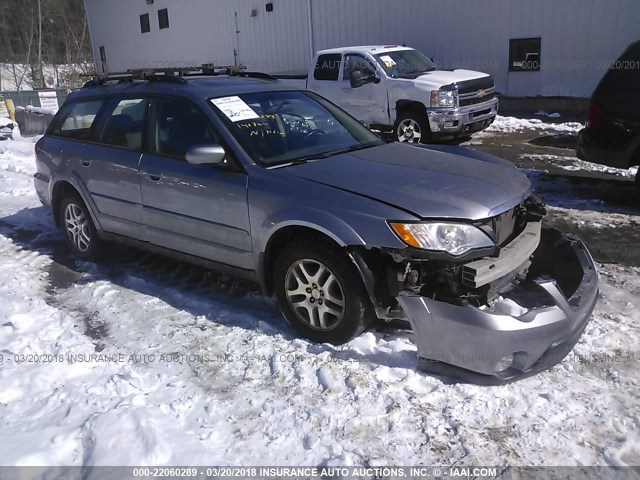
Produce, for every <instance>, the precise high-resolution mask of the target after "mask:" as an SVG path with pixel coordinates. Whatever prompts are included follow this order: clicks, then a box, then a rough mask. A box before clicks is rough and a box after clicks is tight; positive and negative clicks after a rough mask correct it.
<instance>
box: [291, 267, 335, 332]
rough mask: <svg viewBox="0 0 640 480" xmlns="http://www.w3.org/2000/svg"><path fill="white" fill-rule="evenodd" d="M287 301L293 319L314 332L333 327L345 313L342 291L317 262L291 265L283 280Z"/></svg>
mask: <svg viewBox="0 0 640 480" xmlns="http://www.w3.org/2000/svg"><path fill="white" fill-rule="evenodd" d="M285 282H286V285H285V292H286V294H287V300H288V301H289V304H290V305H291V308H292V309H293V311H294V312H295V314H296V316H297V317H298V318H299V319H300V320H301V321H302V322H304V323H305V324H307V325H309V326H310V327H311V328H314V329H316V330H331V329H333V328H335V327H336V326H337V325H338V324H339V323H340V321H341V320H342V318H343V317H344V313H345V308H346V306H345V304H346V302H345V296H344V290H343V289H342V286H341V285H340V282H339V281H338V278H337V277H336V276H335V275H334V274H333V272H331V270H329V268H328V267H327V266H326V265H324V264H322V263H321V262H319V261H317V260H312V259H308V258H305V259H301V260H298V261H296V262H295V263H293V264H292V265H291V266H290V267H289V270H288V271H287V274H286V277H285Z"/></svg>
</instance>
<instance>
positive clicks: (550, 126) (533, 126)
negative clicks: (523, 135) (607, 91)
mask: <svg viewBox="0 0 640 480" xmlns="http://www.w3.org/2000/svg"><path fill="white" fill-rule="evenodd" d="M582 128H584V125H583V124H582V123H578V122H567V123H551V122H545V121H543V120H540V119H538V118H516V117H503V116H501V115H498V116H497V117H496V119H495V121H494V122H493V123H492V124H491V126H489V128H487V129H486V130H484V132H489V133H490V132H501V133H516V132H522V131H525V130H545V131H550V132H566V133H577V132H578V131H580V130H581V129H582Z"/></svg>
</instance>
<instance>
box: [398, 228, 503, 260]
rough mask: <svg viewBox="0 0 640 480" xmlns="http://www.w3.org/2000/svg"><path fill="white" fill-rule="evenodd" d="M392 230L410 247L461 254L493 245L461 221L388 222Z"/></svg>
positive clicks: (482, 233) (481, 232)
mask: <svg viewBox="0 0 640 480" xmlns="http://www.w3.org/2000/svg"><path fill="white" fill-rule="evenodd" d="M389 225H390V226H391V228H392V229H393V231H394V232H395V233H396V234H397V235H398V236H399V237H400V238H401V239H402V241H403V242H405V243H406V244H407V245H410V246H412V247H416V248H421V249H423V250H435V251H440V252H446V253H449V254H450V255H456V256H458V255H463V254H465V253H467V252H468V251H469V250H473V249H476V248H486V247H493V246H495V244H494V243H493V241H492V240H491V239H490V238H489V236H488V235H487V234H486V233H484V232H483V231H482V230H480V229H479V228H477V227H474V226H473V225H465V224H462V223H438V222H434V223H431V222H430V223H390V224H389Z"/></svg>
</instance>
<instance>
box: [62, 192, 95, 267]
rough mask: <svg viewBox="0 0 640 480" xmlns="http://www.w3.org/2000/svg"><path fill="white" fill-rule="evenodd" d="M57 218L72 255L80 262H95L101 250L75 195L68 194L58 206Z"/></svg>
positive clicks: (84, 208) (88, 216)
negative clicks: (79, 259) (80, 260)
mask: <svg viewBox="0 0 640 480" xmlns="http://www.w3.org/2000/svg"><path fill="white" fill-rule="evenodd" d="M58 218H59V219H60V223H61V225H62V230H63V232H64V240H65V243H66V244H67V246H68V247H69V249H70V250H71V251H72V252H73V254H74V255H75V256H77V257H79V258H81V259H82V260H97V259H99V258H100V255H101V253H102V250H103V242H102V240H101V239H100V237H99V236H98V232H97V231H96V227H95V225H94V224H93V221H92V220H91V215H89V211H88V209H87V207H86V205H85V204H84V202H83V201H82V199H81V198H80V196H79V195H77V194H68V195H66V196H65V197H64V198H63V199H62V201H60V203H59V204H58Z"/></svg>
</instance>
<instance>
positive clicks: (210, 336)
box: [0, 140, 640, 466]
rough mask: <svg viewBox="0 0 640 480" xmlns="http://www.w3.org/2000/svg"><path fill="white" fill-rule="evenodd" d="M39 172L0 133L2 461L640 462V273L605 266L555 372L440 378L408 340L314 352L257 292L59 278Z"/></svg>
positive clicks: (395, 335)
mask: <svg viewBox="0 0 640 480" xmlns="http://www.w3.org/2000/svg"><path fill="white" fill-rule="evenodd" d="M34 170H35V166H34V153H33V143H32V142H27V141H14V140H7V141H4V142H0V198H1V200H0V302H1V304H2V305H3V308H2V310H0V418H1V419H2V421H0V452H2V453H1V455H0V462H1V463H2V464H4V465H81V464H85V465H165V464H167V465H169V464H179V465H188V464H201V465H225V464H236V465H252V464H253V465H255V464H261V465H265V464H266V465H301V464H302V465H377V466H379V465H456V466H473V465H530V464H534V465H639V464H640V374H639V373H638V371H639V369H638V361H639V360H640V358H639V354H638V348H637V345H638V334H639V330H638V328H639V327H638V326H639V325H640V313H639V312H640V281H639V278H640V276H639V275H640V269H638V268H632V267H626V266H622V265H600V266H599V268H600V274H601V298H600V301H599V303H598V306H597V308H596V311H595V313H594V316H593V319H592V321H591V322H590V323H589V325H588V327H587V330H586V332H585V334H584V336H583V338H582V340H581V341H580V343H579V344H578V345H577V346H576V348H575V349H574V351H573V352H572V353H571V354H570V355H569V357H567V358H566V359H565V360H564V361H563V362H562V363H561V364H559V365H558V366H556V367H555V368H554V369H553V370H551V371H548V372H544V373H541V374H539V375H536V376H534V377H532V378H529V379H526V380H523V381H521V382H518V383H515V384H512V385H508V386H503V387H480V386H473V385H465V384H451V383H450V382H448V381H446V379H441V378H437V377H434V376H430V375H428V374H425V373H422V372H419V371H417V370H416V368H415V364H416V362H415V353H416V348H415V345H414V344H413V343H412V341H411V334H410V332H408V331H404V330H398V329H390V328H388V329H378V330H377V331H376V330H370V331H367V332H366V333H364V334H363V335H362V336H360V337H359V338H357V339H355V340H353V341H352V342H350V343H349V344H347V345H344V346H341V347H334V346H331V345H317V344H313V343H310V342H308V341H306V340H301V339H296V338H295V337H294V336H293V334H292V332H291V331H290V330H289V329H288V328H287V326H286V323H285V321H284V320H283V319H282V316H281V314H280V313H279V311H278V309H277V307H276V305H275V302H274V301H273V300H272V299H269V298H265V297H263V296H261V295H259V294H258V293H257V292H256V291H255V290H252V289H249V293H242V290H240V291H238V292H236V291H233V289H229V288H226V287H220V288H218V289H213V290H212V291H210V292H206V293H205V292H202V291H193V290H192V289H190V288H187V287H185V286H181V285H180V284H174V283H173V282H171V281H167V280H162V279H158V278H155V277H153V276H150V275H148V274H147V273H146V272H145V271H144V269H139V268H135V267H129V266H126V265H125V266H122V267H117V266H115V267H114V266H113V265H96V264H92V263H75V264H74V263H73V261H72V260H71V261H70V262H71V263H70V264H69V263H68V262H67V264H68V265H70V266H71V267H72V268H71V269H67V268H66V267H65V266H64V265H63V264H65V262H61V261H60V259H59V258H57V256H60V251H64V249H61V248H60V247H59V246H60V243H61V242H62V238H61V235H60V233H59V232H58V231H56V230H55V229H54V227H53V222H52V219H51V216H50V214H49V213H48V212H47V210H46V209H45V208H44V207H42V206H41V205H40V203H39V201H38V199H37V197H36V195H35V193H34V191H33V186H32V178H31V177H32V174H33V173H34ZM589 215H591V217H592V218H593V219H597V218H598V216H599V215H601V214H600V213H599V212H596V211H594V212H589ZM61 263H62V264H61Z"/></svg>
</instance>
